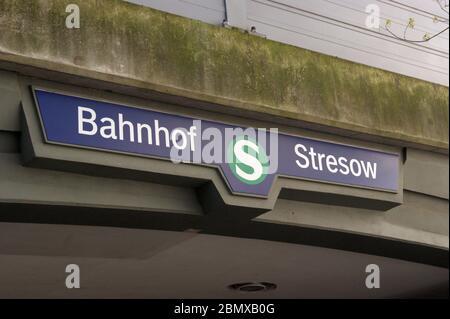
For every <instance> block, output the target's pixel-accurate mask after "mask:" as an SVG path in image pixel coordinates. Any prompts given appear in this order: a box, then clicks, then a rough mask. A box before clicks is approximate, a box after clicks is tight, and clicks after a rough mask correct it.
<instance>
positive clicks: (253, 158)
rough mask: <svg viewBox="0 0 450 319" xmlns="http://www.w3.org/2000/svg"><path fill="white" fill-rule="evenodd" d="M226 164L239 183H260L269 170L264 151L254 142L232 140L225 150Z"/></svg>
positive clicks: (249, 140)
mask: <svg viewBox="0 0 450 319" xmlns="http://www.w3.org/2000/svg"><path fill="white" fill-rule="evenodd" d="M227 162H228V165H229V167H230V169H231V171H232V172H233V175H234V176H236V177H237V178H238V179H239V180H240V181H241V182H243V183H246V184H249V185H256V184H260V183H262V182H263V181H264V180H265V179H266V177H267V172H268V169H269V158H268V156H267V154H266V151H265V149H264V148H263V147H262V146H261V145H259V144H258V143H257V142H256V141H255V140H252V139H249V138H247V139H246V138H244V136H241V137H237V138H234V139H233V140H232V141H231V142H230V143H229V144H228V149H227Z"/></svg>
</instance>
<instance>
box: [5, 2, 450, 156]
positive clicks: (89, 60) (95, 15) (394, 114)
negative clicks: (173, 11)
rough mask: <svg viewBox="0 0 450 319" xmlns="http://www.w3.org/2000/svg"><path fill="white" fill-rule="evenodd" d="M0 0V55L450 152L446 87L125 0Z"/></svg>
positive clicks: (45, 67)
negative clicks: (74, 12)
mask: <svg viewBox="0 0 450 319" xmlns="http://www.w3.org/2000/svg"><path fill="white" fill-rule="evenodd" d="M71 2H73V1H69V0H33V1H15V0H0V60H3V61H9V62H15V63H20V64H28V65H32V66H35V67H39V68H44V69H47V70H54V71H59V72H64V73H69V74H75V75H80V76H85V77H91V78H95V79H100V80H104V81H108V82H113V83H119V84H123V85H130V86H135V87H139V88H142V89H148V90H155V91H158V92H162V93H167V94H173V95H180V96H185V97H187V98H192V99H196V100H200V101H206V102H211V103H214V104H220V105H225V106H227V107H229V108H236V109H245V110H247V111H248V110H250V111H254V112H262V113H266V114H269V115H274V116H277V117H280V118H286V119H294V120H301V121H306V122H310V123H316V124H320V125H326V126H330V127H337V128H341V129H345V130H351V131H354V132H355V133H357V134H370V135H375V136H381V137H385V138H392V139H395V140H400V141H404V142H405V143H406V144H407V143H416V144H421V145H427V146H430V148H431V149H432V148H435V149H441V150H448V128H449V111H448V89H447V88H446V87H443V86H439V85H435V84H432V83H428V82H425V81H420V80H416V79H412V78H408V77H405V76H401V75H397V74H393V73H390V72H386V71H382V70H379V69H375V68H371V67H367V66H364V65H359V64H355V63H351V62H347V61H344V60H341V59H338V58H335V57H331V56H326V55H322V54H318V53H314V52H311V51H307V50H303V49H300V48H297V47H292V46H289V45H285V44H281V43H276V42H272V41H269V40H265V39H262V38H259V37H255V36H251V35H248V34H244V33H242V32H240V31H238V30H229V29H225V28H221V27H216V26H212V25H208V24H205V23H202V22H198V21H194V20H190V19H186V18H181V17H177V16H174V15H170V14H166V13H162V12H159V11H156V10H152V9H149V8H144V7H140V6H136V5H132V4H129V3H126V2H124V1H119V0H84V1H79V2H78V4H79V5H80V9H81V28H80V29H72V30H70V29H67V28H66V27H65V19H66V16H67V13H66V12H65V8H66V5H67V4H69V3H71Z"/></svg>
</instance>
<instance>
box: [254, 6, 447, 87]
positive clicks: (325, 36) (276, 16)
mask: <svg viewBox="0 0 450 319" xmlns="http://www.w3.org/2000/svg"><path fill="white" fill-rule="evenodd" d="M370 3H376V4H377V5H379V7H380V10H381V11H380V13H381V26H382V27H381V28H380V30H370V29H367V28H366V26H365V20H366V17H367V13H366V12H365V7H366V5H368V4H370ZM247 12H248V26H249V27H251V26H255V27H256V30H257V31H258V32H259V33H262V34H265V35H266V36H267V38H269V39H272V40H275V41H280V42H284V43H288V44H291V45H294V46H299V47H303V48H306V49H310V50H313V51H317V52H321V53H325V54H328V55H333V56H338V57H340V58H343V59H346V60H351V61H355V62H358V63H362V64H366V65H370V66H374V67H378V68H382V69H385V70H388V71H392V72H396V73H400V74H404V75H408V76H412V77H416V78H419V79H424V80H427V81H431V82H435V83H439V84H443V85H447V86H448V66H449V64H448V52H449V50H448V31H447V32H445V33H443V34H442V35H441V36H439V37H437V38H435V39H433V40H431V41H430V42H428V43H424V44H413V43H406V42H404V41H400V40H396V39H394V38H393V37H392V36H388V34H387V31H386V30H384V28H383V26H384V23H385V21H386V19H391V20H392V21H393V27H392V28H393V30H394V31H396V32H399V33H401V32H402V26H400V24H403V25H404V24H405V23H406V22H407V20H408V18H409V17H414V18H415V20H416V30H415V31H412V32H411V36H412V37H414V38H417V37H418V38H419V39H421V37H422V35H423V33H424V32H429V33H430V34H433V33H436V32H437V31H438V30H441V27H442V25H441V26H438V25H437V24H435V23H433V22H432V18H431V15H428V16H427V15H426V14H423V13H422V14H418V13H416V12H414V10H411V9H408V8H406V7H404V6H402V5H399V4H395V5H393V4H392V3H391V2H390V1H376V2H374V1H373V0H358V1H356V0H342V1H339V2H338V1H331V0H317V1H307V0H295V1H294V0H278V1H271V0H249V1H248V8H247Z"/></svg>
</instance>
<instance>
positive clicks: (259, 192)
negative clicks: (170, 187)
mask: <svg viewBox="0 0 450 319" xmlns="http://www.w3.org/2000/svg"><path fill="white" fill-rule="evenodd" d="M34 95H35V100H36V104H37V109H38V113H39V116H40V120H41V124H42V129H43V134H44V137H45V141H46V142H47V143H54V144H61V145H67V146H72V147H82V148H90V149H96V150H100V151H108V152H120V153H126V154H130V155H135V156H146V157H152V158H158V159H163V160H170V161H172V162H174V165H176V163H180V162H183V163H191V164H194V165H207V166H214V167H217V169H219V170H220V171H221V173H222V175H223V177H224V179H225V181H226V183H227V185H228V186H229V188H230V190H231V191H232V192H233V193H235V194H242V195H250V196H262V197H265V196H268V194H269V192H270V189H271V186H272V184H273V182H274V179H275V178H276V177H277V176H283V177H287V178H294V179H308V180H313V181H318V182H326V183H335V184H343V185H348V186H354V187H364V188H371V189H377V190H382V191H388V192H396V191H397V190H398V178H399V165H400V164H399V156H398V154H392V153H386V152H381V151H377V150H371V149H365V148H361V147H355V146H349V145H342V144H337V143H331V142H327V141H320V140H315V139H310V138H305V137H300V136H293V135H287V134H281V133H278V131H277V129H262V128H257V129H256V128H255V129H253V128H243V127H239V126H235V125H230V124H226V123H219V122H215V121H209V120H202V119H198V118H190V117H187V116H180V115H174V114H168V113H162V112H158V111H153V110H150V109H147V108H141V107H132V106H126V105H120V104H114V103H110V102H105V101H99V100H94V99H88V98H81V97H76V96H71V95H66V94H61V93H56V92H50V91H46V90H41V89H34Z"/></svg>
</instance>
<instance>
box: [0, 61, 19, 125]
mask: <svg viewBox="0 0 450 319" xmlns="http://www.w3.org/2000/svg"><path fill="white" fill-rule="evenodd" d="M19 106H20V91H19V86H18V80H17V75H16V74H15V73H12V72H6V71H2V70H0V131H19V129H20V128H19V114H20V111H19Z"/></svg>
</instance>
